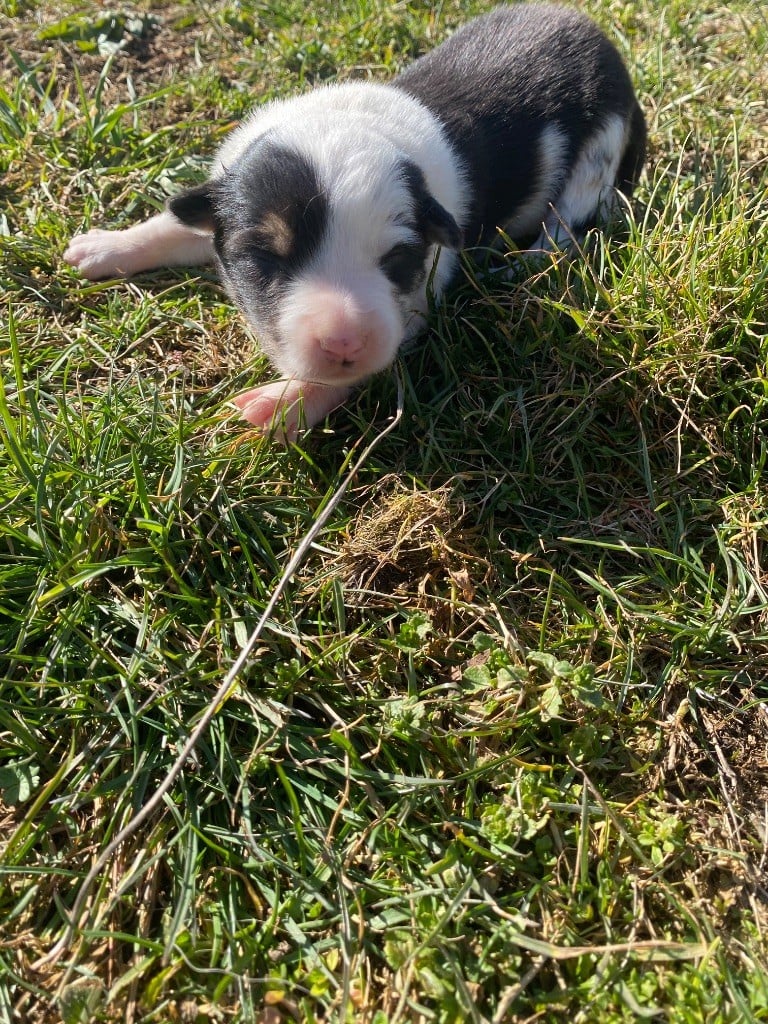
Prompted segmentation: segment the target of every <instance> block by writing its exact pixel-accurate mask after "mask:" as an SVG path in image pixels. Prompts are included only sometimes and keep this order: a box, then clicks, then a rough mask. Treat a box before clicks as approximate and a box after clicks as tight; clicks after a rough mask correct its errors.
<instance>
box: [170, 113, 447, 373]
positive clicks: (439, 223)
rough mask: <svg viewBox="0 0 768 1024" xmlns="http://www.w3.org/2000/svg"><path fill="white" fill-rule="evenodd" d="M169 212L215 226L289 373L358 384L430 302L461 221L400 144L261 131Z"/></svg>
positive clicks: (230, 266) (274, 356) (233, 280)
mask: <svg viewBox="0 0 768 1024" xmlns="http://www.w3.org/2000/svg"><path fill="white" fill-rule="evenodd" d="M170 209H171V212H172V213H173V214H174V215H175V216H176V217H177V218H178V219H179V220H181V221H182V222H184V223H185V224H187V225H189V226H191V227H195V228H197V229H200V230H204V231H211V232H213V235H214V247H215V252H216V259H217V265H218V268H219V271H220V273H221V276H222V280H223V282H224V284H225V287H226V288H227V290H228V292H229V293H230V295H231V296H232V298H233V300H234V301H235V302H236V303H237V305H238V306H239V307H240V309H241V310H242V312H243V314H244V315H245V317H246V319H247V320H248V322H249V323H250V324H251V326H252V327H253V328H254V330H255V332H256V334H257V336H258V338H259V341H260V342H261V344H262V346H263V348H264V350H265V351H266V352H267V354H268V355H269V357H270V358H271V360H272V362H273V363H274V365H275V366H276V367H277V369H278V370H279V371H280V372H281V373H282V374H284V375H285V376H287V377H299V378H301V379H303V380H308V381H315V382H318V383H324V384H336V385H338V384H352V383H354V382H356V381H359V380H362V379H363V378H365V377H367V376H369V375H370V374H372V373H375V372H376V371H378V370H381V369H383V368H384V367H386V366H388V365H389V364H390V363H391V362H392V360H393V359H394V357H395V355H396V353H397V349H398V347H399V345H400V343H401V342H402V340H403V338H404V337H405V336H406V335H407V334H408V330H409V323H410V322H411V321H412V320H413V318H414V316H417V315H419V314H423V313H424V312H425V311H426V281H427V276H428V274H429V271H430V269H431V267H432V263H433V260H434V257H435V252H436V246H443V247H445V248H447V249H458V248H459V247H460V245H461V232H460V230H459V228H458V226H457V224H456V222H455V220H454V219H453V217H452V216H451V215H450V214H449V213H448V212H447V211H446V210H445V209H444V208H443V207H442V206H441V205H440V204H439V203H438V202H437V201H436V200H435V199H434V197H433V196H431V195H430V193H429V191H428V189H427V185H426V182H425V179H424V175H423V173H422V172H421V170H420V169H419V168H418V167H416V165H415V164H414V163H413V162H411V161H409V160H407V159H405V158H403V157H402V156H400V155H397V154H394V153H391V152H388V151H384V152H383V153H382V152H381V151H379V152H375V151H372V150H370V149H369V148H366V147H356V146H355V140H354V138H352V139H347V140H344V139H342V140H341V141H339V140H336V141H335V143H334V144H330V143H328V142H327V141H326V144H325V145H323V146H322V147H316V152H315V153H313V152H312V151H311V149H310V148H306V147H301V146H299V145H296V144H295V142H293V143H291V144H288V143H286V142H285V141H279V140H277V139H275V138H274V137H271V133H270V134H267V135H266V136H263V137H261V138H258V139H256V140H255V141H254V142H252V143H251V145H250V146H249V147H248V148H247V149H246V150H245V151H244V152H243V153H242V154H241V155H240V157H239V158H238V159H237V160H236V162H235V163H234V165H233V166H232V167H231V168H229V169H227V170H226V171H225V172H224V173H223V174H221V176H219V177H217V178H215V179H213V180H212V181H210V182H208V183H206V184H204V185H201V186H200V187H198V188H194V189H191V190H189V191H188V192H185V193H182V194H181V195H179V196H177V197H175V198H174V199H172V200H171V202H170Z"/></svg>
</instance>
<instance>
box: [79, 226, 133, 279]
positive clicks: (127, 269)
mask: <svg viewBox="0 0 768 1024" xmlns="http://www.w3.org/2000/svg"><path fill="white" fill-rule="evenodd" d="M123 235H124V232H122V231H105V230H103V229H102V228H93V229H92V230H91V231H88V232H87V233H86V234H84V235H76V236H75V238H73V239H72V241H71V242H70V243H69V245H68V246H67V249H66V251H65V253H64V261H65V262H66V263H69V265H70V266H71V267H74V268H75V270H79V271H80V273H81V274H82V275H83V277H85V278H87V279H88V280H89V281H98V280H100V279H102V278H106V277H127V276H128V275H129V274H132V273H133V272H134V269H135V268H134V267H133V266H132V262H131V258H130V257H131V247H130V246H127V245H126V244H125V240H124V237H123Z"/></svg>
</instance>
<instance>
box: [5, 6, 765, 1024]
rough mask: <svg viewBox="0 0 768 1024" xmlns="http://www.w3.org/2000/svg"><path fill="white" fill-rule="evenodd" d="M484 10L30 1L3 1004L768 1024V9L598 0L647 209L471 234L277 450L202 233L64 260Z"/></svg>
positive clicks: (11, 398) (12, 93)
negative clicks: (472, 254)
mask: <svg viewBox="0 0 768 1024" xmlns="http://www.w3.org/2000/svg"><path fill="white" fill-rule="evenodd" d="M484 6H487V5H480V4H460V3H458V2H455V3H449V4H447V5H441V6H440V7H439V8H433V7H431V6H430V5H426V4H411V5H408V6H407V7H405V6H403V5H387V4H381V3H378V2H370V3H369V2H364V3H362V2H361V3H356V4H351V3H346V4H342V5H341V6H339V5H338V4H333V5H328V4H322V5H320V6H317V5H314V6H313V7H312V8H311V9H308V8H307V7H306V5H301V4H297V3H292V2H290V0H288V2H285V3H281V4H280V5H277V6H275V5H273V6H272V7H270V8H269V9H266V8H264V7H259V6H258V5H253V4H248V3H241V4H237V5H234V4H232V5H230V4H225V3H221V4H212V5H211V4H207V5H197V4H194V3H188V4H181V5H177V6H174V7H167V6H165V5H162V4H158V5H155V6H154V7H152V8H151V10H148V11H147V12H145V13H144V14H141V15H136V16H135V17H129V16H128V15H126V14H124V13H122V14H120V13H110V12H108V11H105V9H104V8H103V7H99V8H98V10H97V9H96V8H95V7H93V6H91V7H89V6H88V5H87V4H86V6H85V7H83V6H82V5H80V6H78V7H74V6H71V5H67V4H60V5H56V6H54V5H50V6H48V5H31V4H25V3H24V2H13V3H8V2H6V3H4V4H2V6H1V7H0V10H2V11H3V12H4V13H3V14H2V15H0V62H1V63H0V69H1V70H0V171H2V175H3V181H2V185H0V189H1V190H2V191H1V192H0V195H1V196H2V204H0V232H2V233H1V234H0V253H2V262H0V286H2V290H3V293H4V296H5V299H4V316H3V318H2V328H0V330H1V332H2V333H1V334H0V377H1V378H2V385H3V387H2V389H1V390H0V459H1V460H2V472H0V509H1V510H2V511H1V514H0V791H1V792H2V797H1V798H0V822H1V823H2V825H1V831H0V842H1V843H2V846H1V847H0V1016H3V1017H4V1019H8V1020H9V1021H20V1022H21V1021H23V1022H25V1024H26V1022H33V1024H36V1022H49V1021H54V1020H55V1021H60V1020H63V1021H65V1022H66V1024H70V1022H72V1024H74V1022H81V1021H113V1020H118V1019H119V1020H125V1021H146V1022H163V1024H165V1022H167V1021H208V1020H239V1021H243V1022H246V1021H257V1022H260V1024H261V1022H263V1024H275V1022H279V1021H281V1020H286V1021H287V1020H292V1019H295V1020H301V1021H319V1020H355V1021H363V1022H366V1021H367V1022H371V1024H385V1022H391V1024H394V1022H401V1021H402V1022H404V1021H421V1020H424V1021H440V1022H454V1021H455V1022H459V1021H460V1022H462V1024H463V1022H465V1021H478V1022H486V1021H494V1022H499V1024H501V1022H515V1021H519V1022H523V1021H528V1020H532V1019H538V1020H543V1021H560V1020H571V1021H574V1022H578V1024H591V1022H595V1024H597V1022H600V1024H614V1022H616V1024H618V1022H621V1021H636V1020H642V1019H655V1020H668V1021H670V1022H691V1024H694V1022H695V1024H698V1022H700V1021H707V1022H710V1021H711V1022H723V1024H737V1022H739V1024H740V1022H742V1021H743V1022H751V1021H760V1020H768V969H767V968H766V945H765V927H766V915H765V891H764V884H765V883H764V877H763V875H764V853H765V841H766V828H765V808H766V801H768V788H766V783H765V749H766V739H767V737H768V718H767V716H766V705H765V699H766V683H767V676H768V673H767V672H766V669H765V663H766V657H768V613H767V611H766V606H767V605H768V600H767V597H766V590H767V589H768V581H767V580H766V574H765V568H764V563H765V555H764V550H763V549H764V545H765V541H766V535H767V530H768V526H767V524H768V503H767V501H766V491H765V486H764V483H763V479H762V476H763V468H764V462H765V458H766V449H767V444H768V438H767V436H766V428H765V423H766V418H767V417H766V414H767V413H768V409H767V408H766V406H767V404H768V387H767V386H766V373H767V371H766V365H767V363H768V341H767V340H766V338H767V337H768V328H767V319H768V314H766V283H767V282H766V275H768V270H767V269H766V268H767V267H768V186H767V185H766V163H767V161H768V151H767V150H766V143H765V139H766V137H767V136H766V127H768V109H767V108H766V95H768V79H767V78H766V67H768V60H766V51H767V50H768V45H767V43H766V40H767V38H768V25H767V24H766V19H765V14H764V13H763V11H762V9H761V8H759V7H758V5H755V4H751V3H746V2H744V3H739V4H731V5H728V6H727V7H725V6H718V5H705V6H704V7H701V6H700V7H697V8H695V9H694V8H692V7H691V6H690V5H689V4H682V3H673V4H665V5H663V7H659V5H656V4H647V3H642V2H638V3H631V4H614V3H605V4H598V3H591V4H589V5H588V7H589V9H590V11H591V12H592V13H593V14H595V16H596V17H597V18H598V19H599V20H600V21H601V23H602V24H604V25H605V27H606V28H607V29H609V31H611V32H612V33H613V34H614V35H615V36H616V37H617V38H618V40H619V43H620V45H621V47H622V49H623V51H624V53H625V56H626V57H627V60H628V62H629V64H630V67H631V69H632V72H633V77H634V78H635V80H636V81H637V83H638V87H639V91H640V95H641V100H642V103H643V106H644V108H645V110H646V112H647V115H648V120H649V126H650V130H651V146H650V154H649V164H648V170H647V173H646V176H645V177H644V179H643V182H642V183H641V186H640V189H639V191H638V195H637V197H636V202H634V203H633V204H632V207H631V209H627V211H626V224H625V225H624V226H623V227H622V228H621V230H619V231H617V232H616V234H615V235H614V236H612V237H610V238H603V237H595V238H591V239H589V240H588V244H587V246H586V251H585V254H584V256H583V258H577V259H575V260H565V259H561V258H557V259H553V260H552V261H551V263H547V264H545V265H542V264H538V265H535V266H531V267H530V268H529V273H527V274H521V273H520V272H519V269H518V271H517V272H516V273H515V274H514V275H513V276H512V278H511V279H507V278H503V277H502V276H501V275H498V274H497V275H486V276H484V275H482V274H478V273H477V272H476V271H475V270H473V268H471V267H469V266H468V267H467V269H466V275H465V278H464V280H463V281H462V283H461V285H460V286H459V288H457V290H456V291H455V293H453V294H452V295H450V296H449V297H447V298H446V300H445V302H444V303H443V305H442V306H441V308H440V309H438V310H436V311H435V312H434V315H433V317H432V320H431V324H430V329H429V331H428V332H427V334H426V335H425V336H424V338H423V339H421V340H420V342H419V343H418V344H417V345H415V346H414V347H413V348H412V349H411V350H409V351H408V352H406V353H404V354H403V356H402V358H401V360H400V361H399V364H398V367H397V370H396V373H392V374H385V375H383V376H382V377H380V378H378V379H376V380H375V381H373V382H371V383H370V384H369V385H368V386H366V387H365V388H363V389H362V390H361V391H360V392H359V393H358V394H356V395H355V396H354V397H353V399H352V400H351V402H350V403H349V405H348V407H347V408H345V409H344V410H341V411H339V412H338V413H336V414H334V416H333V417H332V418H331V420H330V421H329V422H328V423H327V424H325V425H323V426H321V427H318V428H316V429H315V430H313V431H312V432H311V433H309V434H308V435H307V436H306V437H304V438H302V439H301V442H300V443H299V444H298V445H296V446H293V447H291V448H288V449H284V448H281V447H279V446H276V445H272V444H270V443H267V442H264V441H262V440H261V439H259V438H258V437H256V436H254V435H253V434H251V433H249V432H247V431H246V430H244V428H243V427H242V426H241V425H240V424H239V423H238V422H237V421H236V420H235V419H234V417H233V416H232V414H231V411H230V410H229V408H228V406H227V404H226V403H227V398H228V397H229V396H230V395H231V394H232V393H234V392H236V391H237V390H239V389H242V388H244V387H246V386H248V385H250V384H252V383H253V382H255V381H257V380H261V379H265V377H266V375H267V374H268V373H269V369H268V367H267V365H266V362H265V360H264V359H263V357H261V356H260V355H258V354H257V352H256V349H255V346H254V344H253V342H252V341H251V340H250V339H249V338H248V337H247V336H246V334H245V332H244V330H243V328H242V325H241V323H240V321H239V320H238V318H237V316H236V315H235V313H234V312H233V310H232V309H231V308H230V307H229V306H228V305H227V303H226V302H225V301H224V298H223V295H222V293H221V292H220V290H219V289H218V287H217V285H216V283H215V278H214V276H213V274H212V273H211V272H207V271H206V272H202V273H198V274H195V275H194V276H192V275H191V274H187V273H185V272H183V271H178V272H177V271H173V272H171V271H168V272H162V273H157V274H153V275H147V276H145V277H143V278H140V279H136V280H134V281H131V282H122V283H112V284H110V283H107V284H103V283H100V284H97V285H92V284H87V283H84V282H82V281H80V280H78V279H77V278H76V276H75V275H74V274H73V273H71V272H70V271H69V270H68V269H66V268H64V267H62V265H61V260H60V254H61V252H62V250H63V247H64V244H65V242H66V239H67V238H68V237H69V236H70V235H71V234H73V233H74V232H76V231H78V230H80V229H81V228H82V227H83V226H84V225H87V224H97V223H98V224H113V225H122V224H127V223H130V222H133V221H135V220H136V219H137V218H139V217H141V216H145V215H147V214H148V213H150V212H151V211H152V210H154V209H157V208H159V207H160V206H161V205H162V204H163V202H164V201H165V198H166V197H167V195H168V194H170V193H171V192H173V191H174V190H175V189H178V188H179V187H182V186H183V185H184V184H187V183H189V182H192V181H196V180H199V178H200V177H201V176H202V175H203V174H204V166H205V160H204V158H205V156H206V155H207V154H209V153H210V152H211V150H212V149H213V147H214V146H215V145H216V143H217V141H218V140H219V139H220V138H221V137H222V136H223V135H224V133H225V132H226V130H227V129H228V127H229V126H230V125H231V124H232V123H233V121H234V120H235V119H236V118H237V117H239V116H240V115H241V114H242V113H243V112H244V111H245V110H247V109H248V107H249V106H250V104H251V103H252V102H254V101H255V100H258V99H260V98H261V97H269V96H272V95H287V94H290V93H291V92H293V91H295V90H297V89H301V88H305V87H309V86H311V85H313V84H315V83H317V82H319V81H322V80H326V79H331V78H334V77H336V76H337V75H347V74H354V75H369V74H370V75H373V76H376V77H386V75H388V74H390V73H393V72H394V71H396V70H397V68H398V67H399V66H401V65H402V64H403V63H405V62H406V61H407V60H409V59H411V58H412V57H413V56H415V55H416V54H417V53H419V52H421V50H422V49H423V48H424V47H426V46H428V45H431V44H432V43H434V42H436V41H438V40H439V39H441V38H443V37H444V36H445V34H446V33H447V32H448V31H449V30H450V29H451V28H452V27H453V26H454V25H456V24H458V23H459V22H461V21H462V20H465V18H466V17H468V16H469V15H470V14H471V13H473V12H475V11H476V10H479V9H481V7H484ZM398 377H399V378H400V380H401V381H402V390H403V396H404V397H403V415H402V419H401V420H400V422H399V423H398V425H397V427H396V429H395V430H394V431H392V433H390V434H388V435H387V436H386V437H384V438H383V439H382V440H381V441H380V443H379V444H378V445H377V446H376V447H375V449H374V450H373V452H372V453H371V454H370V456H369V457H368V460H367V461H366V463H365V465H364V466H363V467H362V468H361V470H360V472H359V473H358V475H357V477H356V478H355V479H354V481H353V482H352V484H351V487H350V489H349V490H348V491H347V492H346V494H345V495H344V497H343V499H342V500H341V502H340V503H339V504H338V506H336V507H335V509H334V511H333V512H332V514H331V517H330V519H329V521H328V523H327V525H326V526H325V528H324V529H323V531H322V533H321V535H320V536H319V537H318V538H317V540H316V542H315V543H314V545H313V547H312V549H311V550H310V552H309V554H308V555H307V557H306V559H305V561H304V562H303V564H302V565H301V567H300V568H299V570H298V572H297V574H296V576H295V577H294V579H293V580H292V582H291V583H290V584H289V586H288V588H287V590H286V593H285V595H284V596H283V597H282V598H281V599H280V601H279V602H278V604H277V606H276V609H275V611H274V614H273V616H272V617H271V618H270V620H269V622H268V623H267V626H266V628H265V629H264V630H263V632H262V633H261V635H260V637H259V639H258V642H257V643H256V646H255V648H254V650H253V652H252V654H251V656H250V658H249V659H248V661H247V664H246V667H245V669H244V671H243V673H242V674H241V677H240V680H239V682H238V683H237V684H236V686H235V687H234V689H233V691H232V692H231V694H230V695H229V697H228V699H227V700H226V702H225V703H224V704H223V706H222V707H221V708H220V710H219V711H218V713H217V714H216V715H215V716H214V718H213V721H212V723H211V726H210V727H209V728H208V729H207V730H206V731H205V732H204V734H203V736H202V737H201V739H200V741H199V743H198V744H197V746H196V748H195V751H194V754H193V756H192V758H190V760H189V761H188V762H187V763H186V764H185V766H184V769H183V771H182V772H181V773H180V775H179V777H178V778H177V780H176V782H175V784H174V785H173V787H172V788H171V790H170V792H169V793H168V794H167V796H166V798H165V799H164V801H163V802H162V803H161V804H160V805H159V806H158V807H157V809H156V810H155V812H154V813H153V814H152V815H151V816H150V818H149V819H148V820H147V821H146V822H144V824H143V825H142V827H141V828H140V829H139V830H138V831H136V832H135V833H134V834H132V835H131V836H130V837H129V838H127V839H126V841H125V842H124V843H122V844H121V845H120V848H119V849H118V851H117V852H116V854H115V856H114V857H113V858H112V859H111V860H110V862H109V864H108V865H107V866H106V867H105V869H104V870H103V871H102V872H100V873H99V876H98V878H97V880H96V882H95V884H94V885H93V886H92V887H91V888H90V889H89V891H88V892H87V893H86V894H84V895H85V896H87V899H86V900H85V902H84V904H83V906H84V913H83V916H82V918H81V919H80V920H79V922H75V923H76V924H77V925H78V928H77V929H76V934H75V935H74V937H73V938H72V941H69V942H67V944H66V947H65V948H64V949H61V948H60V947H57V943H58V942H60V941H61V940H62V939H63V938H67V937H68V932H67V926H68V925H69V924H70V923H71V911H72V908H73V906H74V904H75V901H76V899H77V897H78V893H79V892H80V891H81V885H82V883H83V880H84V879H85V877H86V875H87V873H88V871H89V870H90V868H91V866H92V865H93V864H94V863H95V861H96V859H97V858H98V856H99V854H100V852H101V851H102V850H104V849H105V848H106V847H107V846H108V844H109V843H110V842H111V841H112V840H114V839H115V837H116V836H117V835H118V834H119V833H120V830H121V829H123V828H124V827H125V826H127V825H129V823H130V822H131V820H132V819H133V817H134V816H135V814H136V813H137V811H139V810H140V809H141V808H142V807H144V806H145V805H146V804H147V802H148V801H149V800H150V799H151V797H152V794H153V793H154V792H156V790H157V787H158V786H159V785H160V783H161V782H162V780H163V779H164V778H165V777H166V776H167V774H168V772H169V771H171V769H172V768H173V765H174V763H175V761H176V759H177V756H178V753H179V751H180V749H181V748H182V746H183V744H184V743H185V742H186V740H187V738H188V737H189V735H190V733H191V731H192V730H193V729H194V727H195V725H196V723H197V722H198V721H199V720H200V717H201V716H202V715H203V714H204V713H205V710H206V708H207V707H208V705H209V703H210V701H211V699H212V697H213V694H214V693H215V691H216V689H217V687H218V686H219V685H220V683H221V681H222V679H224V678H225V676H226V673H227V672H228V671H229V669H230V668H231V666H232V665H233V663H234V662H235V661H236V659H237V657H238V655H239V653H240V651H241V650H242V649H243V647H244V646H245V645H246V644H247V643H248V641H249V637H250V636H251V634H252V631H253V630H254V628H255V626H256V623H257V622H258V621H259V618H260V616H261V615H262V612H263V611H264V608H265V607H266V606H267V603H268V602H269V600H270V597H271V595H272V594H273V592H274V590H275V587H276V586H277V585H278V582H279V580H280V579H281V576H282V574H283V571H284V569H285V567H286V565H287V564H288V562H289V560H290V558H291V556H292V554H293V553H294V552H295V551H296V549H297V547H298V545H299V544H300V542H301V540H302V538H303V537H304V536H305V535H306V533H307V531H308V530H309V529H310V527H311V525H312V523H313V522H314V521H315V520H316V517H317V516H318V514H319V513H320V511H321V509H322V508H324V507H325V506H326V504H327V502H328V501H329V500H332V496H333V495H334V494H335V493H336V492H337V491H338V488H339V486H340V484H341V481H342V479H343V478H344V474H345V473H346V471H347V469H348V467H349V465H350V460H351V456H352V455H353V454H355V453H359V452H360V451H362V450H363V448H364V447H365V445H366V444H367V443H368V442H370V441H371V440H372V439H373V438H374V437H376V435H377V434H378V433H379V432H380V431H381V430H382V429H383V428H384V427H385V426H386V425H387V424H388V423H390V421H391V417H392V416H393V415H394V413H395V409H396V406H397V402H398V387H399V384H398V379H397V378H398ZM52 950H54V951H57V955H55V956H53V957H51V956H49V954H50V953H51V951H52Z"/></svg>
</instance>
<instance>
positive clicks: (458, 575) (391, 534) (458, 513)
mask: <svg viewBox="0 0 768 1024" xmlns="http://www.w3.org/2000/svg"><path fill="white" fill-rule="evenodd" d="M462 520H463V509H459V510H457V509H456V508H455V506H453V505H452V504H451V500H450V491H449V489H448V488H447V487H439V488H437V489H436V490H431V491H421V490H416V489H415V488H411V489H407V488H406V487H404V486H403V485H402V484H401V483H400V482H399V481H398V479H397V478H396V477H395V476H390V477H388V478H385V479H384V480H383V481H382V483H381V486H380V487H378V488H377V492H376V496H375V498H374V499H373V501H371V502H369V503H368V504H367V505H366V506H365V507H364V508H362V509H361V511H360V513H359V515H358V516H357V518H356V519H355V521H354V523H353V525H352V526H351V527H350V529H349V531H348V534H347V537H346V540H345V542H344V544H343V546H342V548H341V550H340V552H339V554H338V556H337V558H336V560H335V564H334V569H335V572H336V573H337V574H338V575H340V576H341V578H342V580H343V581H344V584H345V593H346V596H347V600H348V602H349V603H350V604H351V605H352V606H354V605H355V604H357V605H365V606H367V607H370V606H371V604H372V603H373V604H374V605H375V604H385V605H391V601H392V597H393V596H394V597H400V598H403V599H406V600H409V601H412V599H414V598H416V603H417V604H419V605H423V604H425V603H427V604H429V603H431V602H430V601H429V600H428V599H429V598H430V597H431V596H436V595H441V596H445V594H446V590H448V591H449V592H450V593H451V594H455V595H456V596H457V597H458V598H459V599H461V600H464V601H472V599H473V597H474V594H475V588H476V586H477V584H478V583H479V582H483V581H485V579H486V578H487V576H488V573H489V571H490V565H489V563H488V562H487V560H486V559H484V558H482V557H480V556H479V555H478V554H477V553H475V552H474V551H472V548H471V543H468V542H470V536H469V532H468V531H467V530H466V529H464V528H463V527H462V525H461V523H462ZM377 599H379V600H377Z"/></svg>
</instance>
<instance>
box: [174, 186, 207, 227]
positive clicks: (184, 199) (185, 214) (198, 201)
mask: <svg viewBox="0 0 768 1024" xmlns="http://www.w3.org/2000/svg"><path fill="white" fill-rule="evenodd" d="M214 191H215V186H214V185H213V183H212V182H210V181H206V182H205V184H203V185H196V186H195V187H194V188H189V189H187V190H186V191H185V192H180V193H179V194H178V195H177V196H174V197H173V198H172V199H170V200H169V201H168V209H169V210H170V211H171V213H172V214H173V215H174V217H175V218H176V219H177V220H180V221H181V223H182V224H186V225H187V226H188V227H190V228H200V229H202V230H205V231H213V230H214V229H215V227H216V220H215V217H214V202H213V200H214Z"/></svg>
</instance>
